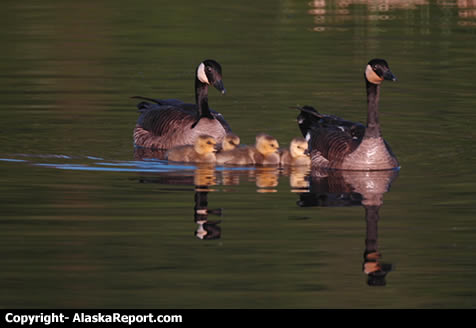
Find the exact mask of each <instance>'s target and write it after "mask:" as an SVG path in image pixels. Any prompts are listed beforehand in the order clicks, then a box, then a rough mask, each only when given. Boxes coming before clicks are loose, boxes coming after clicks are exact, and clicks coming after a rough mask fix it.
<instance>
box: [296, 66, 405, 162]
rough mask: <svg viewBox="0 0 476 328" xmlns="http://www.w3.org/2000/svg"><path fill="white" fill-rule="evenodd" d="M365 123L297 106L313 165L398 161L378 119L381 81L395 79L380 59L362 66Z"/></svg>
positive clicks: (300, 126) (300, 125) (299, 122)
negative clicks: (364, 66) (364, 92)
mask: <svg viewBox="0 0 476 328" xmlns="http://www.w3.org/2000/svg"><path fill="white" fill-rule="evenodd" d="M364 77H365V84H366V89H367V107H368V108H367V126H364V125H363V124H360V123H354V122H350V121H346V120H343V119H341V118H339V117H336V116H332V115H324V114H320V113H318V112H317V111H316V110H315V109H314V108H312V107H309V106H304V107H301V108H298V109H299V110H300V111H301V113H300V114H299V116H298V124H299V128H300V129H301V132H302V134H303V136H305V137H306V139H307V140H308V142H309V148H310V153H311V160H312V166H313V167H320V168H332V169H341V170H359V171H362V170H363V171H372V170H388V169H396V168H398V166H399V164H398V161H397V158H396V157H395V155H394V154H393V153H392V151H391V149H390V147H389V146H388V144H387V143H386V142H385V140H384V139H383V137H382V133H381V130H380V122H379V117H378V116H379V108H378V104H379V96H380V84H381V83H382V82H383V81H384V80H389V81H396V80H397V79H396V77H395V76H394V75H393V73H392V72H391V71H390V68H389V67H388V64H387V62H386V61H385V60H383V59H372V60H371V61H370V62H369V63H368V64H367V66H366V68H365V74H364Z"/></svg>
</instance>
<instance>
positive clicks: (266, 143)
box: [256, 134, 279, 156]
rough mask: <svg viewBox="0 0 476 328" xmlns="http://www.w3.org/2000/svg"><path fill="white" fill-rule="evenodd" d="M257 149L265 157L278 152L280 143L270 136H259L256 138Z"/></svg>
mask: <svg viewBox="0 0 476 328" xmlns="http://www.w3.org/2000/svg"><path fill="white" fill-rule="evenodd" d="M256 149H257V150H258V152H260V153H261V154H262V155H264V156H267V155H271V154H273V153H277V152H278V150H279V143H278V140H276V138H274V137H272V136H270V135H267V134H258V135H257V136H256Z"/></svg>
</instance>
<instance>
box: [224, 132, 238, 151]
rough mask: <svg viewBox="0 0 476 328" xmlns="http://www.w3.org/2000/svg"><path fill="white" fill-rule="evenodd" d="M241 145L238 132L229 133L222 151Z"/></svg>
mask: <svg viewBox="0 0 476 328" xmlns="http://www.w3.org/2000/svg"><path fill="white" fill-rule="evenodd" d="M239 145H240V137H238V136H237V135H236V134H233V133H228V134H227V135H226V136H225V138H223V142H222V146H221V151H228V150H233V149H235V148H236V147H238V146H239Z"/></svg>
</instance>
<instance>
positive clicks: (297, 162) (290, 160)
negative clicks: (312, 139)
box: [280, 137, 311, 166]
mask: <svg viewBox="0 0 476 328" xmlns="http://www.w3.org/2000/svg"><path fill="white" fill-rule="evenodd" d="M280 164H281V165H282V166H285V165H292V166H309V165H311V157H310V156H309V153H308V143H307V141H306V139H304V138H301V137H296V138H294V139H293V140H291V144H290V145H289V149H283V150H282V151H281V154H280Z"/></svg>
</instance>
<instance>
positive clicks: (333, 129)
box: [298, 106, 365, 166]
mask: <svg viewBox="0 0 476 328" xmlns="http://www.w3.org/2000/svg"><path fill="white" fill-rule="evenodd" d="M298 109H299V110H300V111H301V113H300V114H299V116H298V124H299V127H300V129H301V132H302V134H303V136H304V137H306V138H307V140H308V142H309V148H310V151H311V158H312V159H313V162H314V163H316V162H317V163H316V164H318V165H319V164H321V165H323V166H326V165H327V164H328V162H338V161H342V160H343V159H344V158H345V156H346V155H348V154H349V153H351V152H353V151H354V150H355V149H356V148H357V147H358V145H359V144H360V142H361V141H362V138H363V136H364V134H365V126H364V125H363V124H361V123H355V122H351V121H347V120H344V119H341V118H340V117H337V116H334V115H324V114H320V113H319V112H317V111H316V110H315V109H314V108H312V107H310V106H304V107H299V108H298Z"/></svg>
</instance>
